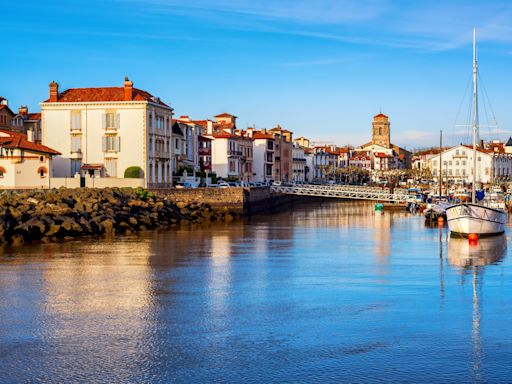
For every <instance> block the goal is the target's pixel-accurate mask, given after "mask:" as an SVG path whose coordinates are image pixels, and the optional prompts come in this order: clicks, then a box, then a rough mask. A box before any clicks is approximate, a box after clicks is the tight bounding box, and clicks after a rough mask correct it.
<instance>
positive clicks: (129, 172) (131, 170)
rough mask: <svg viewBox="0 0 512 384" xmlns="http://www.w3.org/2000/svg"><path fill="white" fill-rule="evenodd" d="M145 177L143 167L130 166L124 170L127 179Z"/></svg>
mask: <svg viewBox="0 0 512 384" xmlns="http://www.w3.org/2000/svg"><path fill="white" fill-rule="evenodd" d="M143 177H144V171H143V170H142V168H141V167H128V168H126V171H124V178H125V179H140V178H143Z"/></svg>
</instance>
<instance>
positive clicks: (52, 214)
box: [0, 188, 237, 245]
mask: <svg viewBox="0 0 512 384" xmlns="http://www.w3.org/2000/svg"><path fill="white" fill-rule="evenodd" d="M236 217H237V212H235V211H233V210H231V209H229V208H225V209H222V211H219V210H217V209H216V208H214V207H212V206H210V205H208V204H204V203H199V202H184V201H171V200H169V199H167V198H163V197H160V196H157V195H155V194H153V193H151V192H149V191H147V190H144V189H132V188H123V189H118V188H105V189H88V188H77V189H64V188H61V189H57V190H31V191H4V192H2V193H1V194H0V243H8V244H12V245H20V244H23V243H24V242H27V241H34V240H40V241H42V242H52V241H58V240H59V239H62V238H64V239H66V238H74V237H81V236H101V235H107V236H109V235H116V234H132V233H135V232H138V231H143V230H147V229H155V228H164V227H168V226H171V225H175V224H178V223H182V222H185V223H204V222H214V221H222V222H229V221H232V220H234V219H235V218H236Z"/></svg>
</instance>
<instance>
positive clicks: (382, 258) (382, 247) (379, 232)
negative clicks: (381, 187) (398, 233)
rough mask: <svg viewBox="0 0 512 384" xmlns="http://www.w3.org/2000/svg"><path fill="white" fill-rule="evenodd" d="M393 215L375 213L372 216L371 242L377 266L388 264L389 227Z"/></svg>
mask: <svg viewBox="0 0 512 384" xmlns="http://www.w3.org/2000/svg"><path fill="white" fill-rule="evenodd" d="M392 224H393V215H389V214H386V213H381V212H376V213H375V215H374V228H375V231H374V232H373V241H374V244H375V256H377V262H378V263H379V264H388V263H389V256H390V255H391V226H392Z"/></svg>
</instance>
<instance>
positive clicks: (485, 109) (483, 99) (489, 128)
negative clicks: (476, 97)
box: [478, 74, 492, 138]
mask: <svg viewBox="0 0 512 384" xmlns="http://www.w3.org/2000/svg"><path fill="white" fill-rule="evenodd" d="M478 78H479V80H480V82H479V84H480V86H481V87H482V89H483V84H482V80H481V79H480V74H479V75H478ZM481 100H482V106H483V109H484V115H485V121H486V123H487V124H489V121H490V120H489V113H488V112H487V101H486V99H485V97H482V99H481ZM478 127H479V128H482V127H483V125H481V124H478ZM487 131H488V132H487V133H488V135H489V137H490V138H492V132H491V127H490V125H487Z"/></svg>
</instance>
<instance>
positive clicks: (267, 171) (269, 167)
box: [265, 164, 272, 176]
mask: <svg viewBox="0 0 512 384" xmlns="http://www.w3.org/2000/svg"><path fill="white" fill-rule="evenodd" d="M265 174H266V175H267V176H272V165H270V164H267V165H266V167H265Z"/></svg>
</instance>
